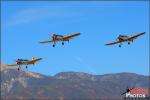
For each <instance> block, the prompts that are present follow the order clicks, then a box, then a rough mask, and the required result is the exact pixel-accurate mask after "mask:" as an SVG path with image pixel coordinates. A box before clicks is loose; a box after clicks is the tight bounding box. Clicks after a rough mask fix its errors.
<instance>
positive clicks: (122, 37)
mask: <svg viewBox="0 0 150 100" xmlns="http://www.w3.org/2000/svg"><path fill="white" fill-rule="evenodd" d="M143 34H145V32H141V33H139V34H136V35H133V36H127V35H119V36H118V38H117V39H118V41H116V42H110V43H107V44H105V45H114V44H118V43H119V47H121V46H122V42H128V44H130V42H133V40H134V39H136V38H137V37H139V36H141V35H143Z"/></svg>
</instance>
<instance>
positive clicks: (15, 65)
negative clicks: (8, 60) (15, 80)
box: [6, 64, 18, 66]
mask: <svg viewBox="0 0 150 100" xmlns="http://www.w3.org/2000/svg"><path fill="white" fill-rule="evenodd" d="M6 66H18V64H7V65H6Z"/></svg>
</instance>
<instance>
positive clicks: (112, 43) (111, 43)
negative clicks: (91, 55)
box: [105, 41, 121, 45]
mask: <svg viewBox="0 0 150 100" xmlns="http://www.w3.org/2000/svg"><path fill="white" fill-rule="evenodd" d="M118 43H121V41H116V42H110V43H107V44H105V45H114V44H118Z"/></svg>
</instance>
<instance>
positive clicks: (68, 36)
mask: <svg viewBox="0 0 150 100" xmlns="http://www.w3.org/2000/svg"><path fill="white" fill-rule="evenodd" d="M78 35H80V33H76V34H71V35H67V36H65V37H63V40H65V41H67V40H69V39H72V38H74V37H75V36H78Z"/></svg>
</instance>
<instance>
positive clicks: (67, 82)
mask: <svg viewBox="0 0 150 100" xmlns="http://www.w3.org/2000/svg"><path fill="white" fill-rule="evenodd" d="M127 86H128V87H146V88H148V86H149V77H148V76H144V75H138V74H135V73H117V74H105V75H91V74H87V73H82V72H61V73H58V74H56V75H55V76H45V75H41V74H38V73H33V72H29V71H18V70H17V69H16V68H8V67H6V65H5V64H1V97H2V99H48V100H85V99H86V100H95V99H97V100H100V99H106V100H108V99H123V96H122V95H121V94H122V93H123V92H125V91H126V88H127Z"/></svg>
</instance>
